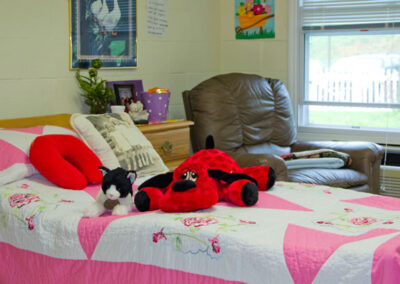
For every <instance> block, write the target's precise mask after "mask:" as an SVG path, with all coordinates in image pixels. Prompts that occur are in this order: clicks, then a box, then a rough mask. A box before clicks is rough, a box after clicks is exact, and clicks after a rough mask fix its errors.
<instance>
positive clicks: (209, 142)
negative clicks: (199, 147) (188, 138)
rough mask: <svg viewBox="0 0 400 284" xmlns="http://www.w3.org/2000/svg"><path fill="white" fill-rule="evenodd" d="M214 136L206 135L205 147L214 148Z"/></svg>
mask: <svg viewBox="0 0 400 284" xmlns="http://www.w3.org/2000/svg"><path fill="white" fill-rule="evenodd" d="M214 147H215V146H214V138H213V137H212V135H208V136H207V138H206V149H214Z"/></svg>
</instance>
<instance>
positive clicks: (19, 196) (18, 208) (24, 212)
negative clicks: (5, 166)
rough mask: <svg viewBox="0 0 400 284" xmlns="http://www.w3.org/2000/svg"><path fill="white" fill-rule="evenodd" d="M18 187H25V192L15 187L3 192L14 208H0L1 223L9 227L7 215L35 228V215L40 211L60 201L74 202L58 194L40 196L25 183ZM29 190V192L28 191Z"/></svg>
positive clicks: (54, 206) (27, 226)
mask: <svg viewBox="0 0 400 284" xmlns="http://www.w3.org/2000/svg"><path fill="white" fill-rule="evenodd" d="M17 189H23V190H24V192H15V188H11V187H6V188H5V191H3V192H2V193H1V197H4V198H5V199H7V200H8V205H9V206H10V207H11V208H12V210H8V211H2V210H0V218H1V224H2V225H3V227H4V228H6V227H7V216H11V217H13V218H15V219H16V220H18V221H19V222H21V223H22V224H23V225H25V226H26V228H28V230H33V229H34V228H35V217H37V216H38V215H39V214H40V213H42V212H44V211H46V210H49V209H54V208H56V207H57V206H58V205H59V204H60V203H73V202H74V201H73V200H65V199H61V198H60V197H59V195H58V194H53V195H49V196H45V197H44V198H43V197H42V198H41V197H40V195H39V193H38V192H35V191H34V190H32V188H31V186H30V185H28V184H26V183H24V184H22V185H20V186H19V188H17ZM27 190H29V193H27Z"/></svg>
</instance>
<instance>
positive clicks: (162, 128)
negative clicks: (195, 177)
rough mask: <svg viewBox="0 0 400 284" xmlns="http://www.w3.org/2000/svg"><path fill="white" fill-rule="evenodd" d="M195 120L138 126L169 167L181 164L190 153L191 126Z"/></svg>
mask: <svg viewBox="0 0 400 284" xmlns="http://www.w3.org/2000/svg"><path fill="white" fill-rule="evenodd" d="M193 124H194V123H193V121H187V120H182V121H173V122H166V123H160V124H141V125H137V127H138V128H139V129H140V131H142V133H143V134H144V135H145V136H146V137H147V139H149V141H150V142H151V144H153V147H154V149H156V151H157V152H158V154H159V155H160V156H161V158H162V159H163V161H164V163H165V165H166V166H167V167H168V168H169V169H171V170H172V169H174V168H175V167H177V166H179V164H180V163H182V162H183V161H184V160H185V159H186V158H187V157H189V155H190V136H189V127H190V125H193Z"/></svg>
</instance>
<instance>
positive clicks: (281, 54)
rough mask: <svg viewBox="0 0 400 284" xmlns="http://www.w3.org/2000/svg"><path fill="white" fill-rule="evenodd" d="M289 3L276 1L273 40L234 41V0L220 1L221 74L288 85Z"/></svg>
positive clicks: (286, 0) (284, 0) (281, 0)
mask: <svg viewBox="0 0 400 284" xmlns="http://www.w3.org/2000/svg"><path fill="white" fill-rule="evenodd" d="M288 1H291V0H275V39H257V40H236V39H235V31H234V26H235V19H234V14H235V12H236V11H234V5H233V0H221V7H220V10H221V61H220V62H221V66H220V69H221V72H222V73H228V72H244V73H254V74H259V75H261V76H265V77H272V78H276V79H281V80H283V82H284V83H286V84H287V83H288V21H289V20H288Z"/></svg>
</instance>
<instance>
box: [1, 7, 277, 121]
mask: <svg viewBox="0 0 400 284" xmlns="http://www.w3.org/2000/svg"><path fill="white" fill-rule="evenodd" d="M278 1H279V0H278ZM137 2H138V39H137V42H138V68H137V69H135V70H133V69H130V70H100V72H101V74H100V76H101V77H102V78H104V79H106V80H109V81H113V80H137V79H141V80H143V85H144V88H145V89H148V88H150V87H154V86H160V87H166V88H170V89H171V91H172V95H171V101H170V108H169V117H170V118H184V110H183V104H182V99H181V93H182V91H183V90H185V89H191V88H193V87H194V86H195V85H196V84H198V83H199V82H201V81H202V80H205V79H207V78H209V77H211V76H213V75H216V74H218V73H219V64H220V62H219V58H220V54H219V52H220V48H219V47H220V29H219V26H220V11H219V5H215V0H201V1H198V0H168V20H169V29H168V35H167V36H166V37H163V38H158V37H150V36H148V35H147V34H146V29H145V20H146V5H147V0H138V1H137ZM68 38H69V22H68V1H67V0H57V1H54V0H41V1H27V0H4V1H2V3H1V9H0V119H5V118H14V117H23V116H35V115H44V114H55V113H62V112H67V113H73V112H86V111H87V109H86V108H85V107H84V105H83V103H82V101H81V98H80V96H79V94H78V93H79V91H78V87H77V84H76V82H75V79H74V77H73V75H74V72H73V71H69V69H68V68H69V67H68V66H69V64H68V60H69V48H68V46H69V41H68Z"/></svg>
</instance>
